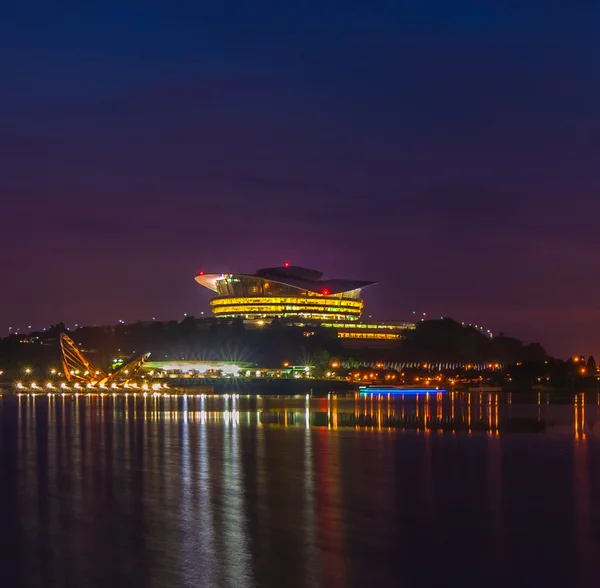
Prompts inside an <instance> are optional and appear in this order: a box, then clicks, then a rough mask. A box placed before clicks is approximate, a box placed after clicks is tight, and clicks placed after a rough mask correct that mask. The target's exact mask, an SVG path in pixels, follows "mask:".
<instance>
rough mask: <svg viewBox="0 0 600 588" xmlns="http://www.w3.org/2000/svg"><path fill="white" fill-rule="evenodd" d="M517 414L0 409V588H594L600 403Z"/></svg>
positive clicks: (255, 406) (157, 403)
mask: <svg viewBox="0 0 600 588" xmlns="http://www.w3.org/2000/svg"><path fill="white" fill-rule="evenodd" d="M532 398H533V401H532V402H529V403H518V402H517V399H516V398H515V395H513V397H510V396H506V395H498V394H483V393H474V394H465V395H463V394H448V395H429V396H427V395H422V396H420V397H418V398H414V397H411V398H406V399H404V400H402V399H392V400H388V399H387V398H378V397H371V396H366V397H355V398H353V397H350V398H342V397H341V398H338V397H336V396H330V397H326V398H306V397H301V398H256V397H237V396H235V397H232V396H229V397H227V398H223V397H211V396H205V397H201V396H195V395H188V396H181V395H179V396H152V395H148V396H146V397H143V396H141V395H138V396H135V397H134V396H131V395H130V396H128V397H127V398H125V397H119V396H117V397H113V396H112V395H109V394H107V395H105V396H99V395H96V396H89V397H88V396H84V395H81V396H77V397H72V396H64V397H63V396H61V395H55V396H50V397H48V396H46V395H38V396H32V395H22V396H20V397H16V396H7V395H5V396H4V397H2V400H1V401H0V475H1V479H2V484H0V522H2V526H1V527H0V565H1V566H2V568H1V569H2V570H3V574H4V575H5V577H6V578H7V579H6V583H5V584H2V585H7V586H20V585H31V586H57V587H58V586H61V587H62V586H84V585H86V586H93V587H95V586H107V585H122V584H126V585H128V586H132V587H134V588H135V587H137V586H140V587H141V586H144V587H145V586H150V587H153V586H157V587H158V586H198V585H203V586H236V587H243V586H269V587H270V586H273V587H275V586H277V587H279V586H323V585H332V586H354V585H356V586H358V585H361V586H362V585H365V584H367V585H371V584H374V583H384V584H386V585H408V586H411V585H420V586H422V585H440V584H447V583H450V584H452V583H453V582H461V583H463V581H464V579H465V576H464V573H465V569H466V568H460V567H457V566H456V561H465V566H466V567H468V569H469V575H468V579H470V580H472V581H473V582H475V583H476V584H479V585H480V584H481V583H485V584H486V585H487V586H502V585H506V584H510V583H515V582H518V583H521V582H526V581H528V582H529V583H530V584H533V585H540V584H543V583H545V584H546V585H557V586H558V585H561V586H566V585H569V586H572V585H581V586H586V585H591V584H590V582H591V583H592V584H593V583H594V578H595V577H596V576H595V574H596V572H597V571H598V570H597V563H596V558H595V554H596V553H597V548H598V547H599V546H598V543H597V537H598V536H599V535H600V524H599V522H598V521H599V519H598V514H599V513H598V506H597V505H598V504H599V503H600V500H599V499H600V495H599V490H600V451H599V447H600V446H599V445H598V444H597V439H598V435H599V431H600V422H599V417H600V407H599V406H598V404H597V403H593V402H594V401H595V400H596V398H595V397H590V396H588V397H587V398H586V397H584V396H582V395H577V396H576V397H575V398H571V399H568V401H567V403H566V404H552V403H551V401H550V400H551V399H550V398H549V397H547V396H544V395H537V394H535V395H534V396H533V397H532ZM432 554H435V561H436V565H435V566H431V565H430V561H431V557H433V556H432ZM465 558H466V559H465Z"/></svg>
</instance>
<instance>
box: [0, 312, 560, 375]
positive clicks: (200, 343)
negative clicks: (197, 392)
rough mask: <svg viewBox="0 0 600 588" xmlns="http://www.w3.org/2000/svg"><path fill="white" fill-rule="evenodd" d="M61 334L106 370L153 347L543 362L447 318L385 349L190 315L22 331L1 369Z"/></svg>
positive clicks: (25, 360)
mask: <svg viewBox="0 0 600 588" xmlns="http://www.w3.org/2000/svg"><path fill="white" fill-rule="evenodd" d="M61 332H66V333H67V334H68V335H69V336H70V337H71V338H73V340H74V341H75V342H76V343H77V344H79V345H80V348H81V349H82V351H83V352H84V353H85V354H86V355H87V356H88V357H89V358H90V359H91V360H92V361H93V362H94V363H95V364H97V365H98V366H100V367H103V368H105V367H107V366H108V365H110V363H111V362H112V360H113V359H114V358H116V357H133V356H135V355H141V354H142V353H146V352H148V351H149V352H151V353H152V359H153V360H155V361H158V360H163V359H185V360H228V361H238V362H253V363H256V364H259V365H261V366H266V367H279V366H281V364H282V363H283V362H285V361H287V362H290V363H291V364H309V363H311V364H313V365H314V364H323V363H324V362H325V361H326V359H325V358H329V357H336V358H339V359H341V360H344V359H350V360H352V361H353V362H354V363H362V362H364V363H367V362H372V361H383V362H397V361H423V362H436V361H443V362H463V363H465V362H488V361H489V362H495V363H501V364H503V365H508V364H513V363H516V362H543V361H544V360H546V359H548V358H547V355H546V352H545V351H544V349H543V347H542V346H541V345H539V344H537V343H533V344H529V345H525V344H523V343H522V342H521V341H519V340H518V339H514V338H511V337H505V336H503V335H502V334H501V335H499V336H497V337H494V338H493V339H491V338H490V337H488V336H486V335H484V334H482V333H481V332H480V331H478V330H477V329H475V328H473V327H465V326H462V325H461V324H460V323H457V322H456V321H454V320H452V319H443V320H432V321H423V322H420V323H418V324H417V326H416V328H415V329H414V330H412V331H406V338H405V339H404V340H401V341H398V342H397V343H394V344H393V345H392V346H388V347H386V348H368V347H363V348H361V347H356V346H353V347H350V348H346V347H344V346H343V343H342V340H340V339H338V337H337V334H336V332H335V331H334V330H332V329H326V328H322V327H319V326H318V325H314V326H304V327H296V326H287V325H284V324H282V323H281V322H280V321H278V320H275V321H273V323H272V324H271V325H269V326H265V327H264V328H261V329H248V328H246V327H245V326H244V323H243V322H242V321H241V320H231V321H226V320H218V319H214V318H202V319H196V318H194V317H187V318H186V319H184V320H183V321H167V322H160V321H151V322H137V323H130V324H118V325H111V326H104V327H81V328H78V329H77V330H74V331H67V330H66V329H65V326H64V325H63V324H62V323H61V324H57V325H54V326H53V327H51V328H50V329H47V330H45V331H41V332H35V333H29V334H27V335H16V334H14V335H11V336H9V337H6V338H4V339H0V369H5V370H6V369H15V368H16V369H19V368H22V367H23V366H25V365H26V364H43V365H44V366H46V365H51V364H53V365H54V366H56V367H58V366H57V364H58V362H59V359H60V350H59V337H60V333H61Z"/></svg>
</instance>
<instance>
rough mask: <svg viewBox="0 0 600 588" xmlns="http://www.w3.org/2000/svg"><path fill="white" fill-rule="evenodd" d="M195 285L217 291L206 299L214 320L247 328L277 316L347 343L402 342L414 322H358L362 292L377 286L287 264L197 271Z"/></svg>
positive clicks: (259, 324)
mask: <svg viewBox="0 0 600 588" xmlns="http://www.w3.org/2000/svg"><path fill="white" fill-rule="evenodd" d="M196 281H197V282H198V283H199V284H200V285H202V286H204V287H205V288H208V289H209V290H212V291H213V292H215V294H216V296H215V297H214V298H212V299H211V301H210V306H211V309H212V312H213V314H214V315H215V317H217V318H223V319H236V318H241V319H243V320H244V321H245V322H246V323H247V324H248V325H250V326H255V327H260V326H263V325H265V324H268V323H270V322H271V321H272V320H273V319H275V318H277V319H284V320H285V321H286V322H287V323H291V324H296V325H310V324H319V325H320V326H323V327H328V328H333V329H336V331H337V333H338V337H340V338H341V339H344V340H345V341H347V342H348V343H351V342H352V341H356V340H358V341H362V342H363V343H366V342H368V341H373V342H377V341H379V342H386V341H387V342H393V341H397V340H398V339H400V338H402V332H403V331H404V330H405V329H410V328H414V325H413V324H412V323H367V322H362V321H360V317H361V314H362V311H363V306H364V301H363V299H362V297H361V291H362V289H363V288H365V287H367V286H371V285H373V284H374V283H375V282H366V281H359V280H339V279H333V280H324V279H323V274H322V272H319V271H316V270H312V269H306V268H302V267H297V266H291V265H290V264H289V263H286V264H284V266H283V267H271V268H265V269H260V270H258V271H257V272H255V273H254V274H210V273H204V272H203V271H201V272H199V274H198V275H197V276H196ZM309 334H310V333H309Z"/></svg>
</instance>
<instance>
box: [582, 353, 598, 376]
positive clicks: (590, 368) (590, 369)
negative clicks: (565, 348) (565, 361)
mask: <svg viewBox="0 0 600 588" xmlns="http://www.w3.org/2000/svg"><path fill="white" fill-rule="evenodd" d="M585 367H586V371H587V374H588V376H592V375H594V374H595V373H596V369H597V368H596V360H595V359H594V356H593V355H590V356H589V357H588V360H587V363H586V365H585Z"/></svg>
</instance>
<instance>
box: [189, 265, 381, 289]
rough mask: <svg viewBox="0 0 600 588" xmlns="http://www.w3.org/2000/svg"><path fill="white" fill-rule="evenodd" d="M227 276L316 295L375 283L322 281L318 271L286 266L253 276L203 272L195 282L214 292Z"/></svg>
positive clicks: (258, 272) (260, 271)
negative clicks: (264, 282) (256, 280)
mask: <svg viewBox="0 0 600 588" xmlns="http://www.w3.org/2000/svg"><path fill="white" fill-rule="evenodd" d="M227 276H230V277H246V278H254V279H261V280H265V281H269V282H277V283H279V284H284V285H286V286H291V287H293V288H298V289H299V290H307V291H309V292H315V293H317V294H341V293H342V292H349V291H350V290H358V289H359V288H364V287H365V286H371V285H373V284H375V283H376V282H366V281H363V280H339V279H333V280H323V279H322V277H323V273H322V272H320V271H317V270H312V269H307V268H303V267H298V266H288V265H285V266H282V267H268V268H263V269H259V270H257V271H256V273H254V274H205V273H204V272H200V273H199V274H198V275H197V276H196V282H198V283H199V284H200V285H202V286H204V287H205V288H208V289H209V290H212V291H213V292H216V291H217V285H216V282H217V281H218V280H220V279H223V278H224V277H227Z"/></svg>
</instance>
